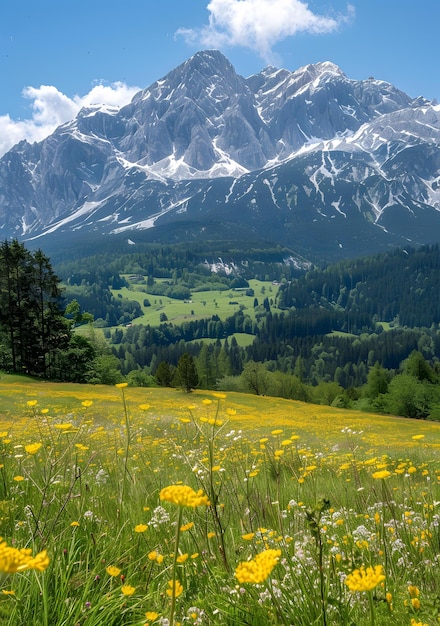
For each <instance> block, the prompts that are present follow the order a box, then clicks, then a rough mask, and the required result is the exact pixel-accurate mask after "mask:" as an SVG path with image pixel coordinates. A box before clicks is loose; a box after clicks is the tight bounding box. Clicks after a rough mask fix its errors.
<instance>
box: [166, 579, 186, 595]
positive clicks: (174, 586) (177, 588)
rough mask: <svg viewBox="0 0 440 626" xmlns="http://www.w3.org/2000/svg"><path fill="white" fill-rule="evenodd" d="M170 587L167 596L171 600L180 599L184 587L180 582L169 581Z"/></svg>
mask: <svg viewBox="0 0 440 626" xmlns="http://www.w3.org/2000/svg"><path fill="white" fill-rule="evenodd" d="M168 587H169V589H167V596H170V598H172V597H173V596H174V597H175V598H178V597H179V596H180V594H181V593H182V591H183V587H182V585H181V584H180V582H179V581H178V580H169V581H168Z"/></svg>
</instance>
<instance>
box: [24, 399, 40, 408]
mask: <svg viewBox="0 0 440 626" xmlns="http://www.w3.org/2000/svg"><path fill="white" fill-rule="evenodd" d="M26 404H27V405H28V406H29V407H33V406H37V404H38V400H28V401H27V402H26Z"/></svg>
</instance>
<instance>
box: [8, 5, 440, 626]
mask: <svg viewBox="0 0 440 626" xmlns="http://www.w3.org/2000/svg"><path fill="white" fill-rule="evenodd" d="M249 2H250V0H240V2H238V3H237V2H235V0H231V1H230V2H229V3H226V4H228V6H229V7H233V6H235V8H236V9H237V4H238V5H240V7H241V8H243V7H244V5H247V6H248V3H249ZM277 4H278V9H279V10H280V5H283V6H284V5H286V4H289V6H291V7H294V8H295V11H296V10H298V7H300V8H302V9H303V10H304V11H306V13H305V15H306V16H309V17H310V15H312V13H311V9H310V10H309V8H308V7H307V6H305V5H304V4H303V3H302V2H300V0H295V1H293V2H290V3H284V2H283V3H277ZM252 5H255V7H256V8H258V7H260V8H261V6H262V5H267V2H266V1H265V0H261V2H257V3H254V2H252ZM219 6H221V7H223V8H224V6H225V4H224V3H223V2H221V1H219V2H210V3H209V5H208V9H209V10H210V11H212V12H213V14H214V11H215V10H216V8H217V10H218V7H219ZM240 7H238V8H240ZM266 8H267V7H266ZM92 9H93V7H90V10H92ZM188 10H189V9H188ZM231 10H232V9H231ZM352 10H354V9H353V8H349V7H347V9H346V14H345V13H344V16H345V17H344V19H342V18H340V20H341V23H340V24H339V25H340V26H341V25H342V24H344V25H345V24H346V23H348V21H349V19H348V17H349V15H351V14H352V13H351V12H352ZM109 13H111V12H109ZM335 15H336V14H335ZM341 15H342V14H341ZM101 17H102V19H104V16H101ZM269 17H271V16H270V14H269V13H268V14H267V19H268V20H269ZM315 17H316V16H315ZM72 19H73V17H72ZM271 19H272V18H271ZM273 19H274V18H273ZM310 19H311V18H310ZM269 21H270V20H269ZM337 21H338V20H337V19H336V18H334V19H333V21H332V20H330V19H328V20H327V21H322V20H318V22H316V21H315V22H313V24H314V28H316V29H318V31H319V32H320V30H319V29H322V28H324V25H326V28H330V26H329V25H331V24H334V25H336V23H337ZM219 23H220V22H218V21H216V20H215V19H214V18H212V20H211V22H210V28H211V29H212V28H214V27H215V26H216V25H217V27H218V25H219ZM271 23H272V22H271ZM262 26H263V25H261V28H262ZM85 27H86V25H84V28H85ZM249 28H250V26H249ZM286 28H287V26H286ZM332 28H333V26H332ZM334 28H335V29H336V26H335V27H334ZM347 28H348V27H347ZM197 32H198V31H197ZM295 32H296V31H295ZM191 33H192V36H193V37H195V31H194V32H193V31H190V29H182V30H181V31H179V33H178V36H181V37H183V36H184V35H185V36H186V37H189V36H190V34H191ZM203 33H204V37H205V38H206V37H207V33H208V31H207V30H206V29H205V30H203ZM0 34H1V33H0ZM211 34H212V33H211ZM67 36H68V33H67V32H66V37H67ZM142 36H143V37H144V34H142ZM176 36H177V35H176ZM217 39H218V40H219V41H221V38H220V39H219V38H217ZM130 43H131V42H130ZM133 43H134V39H133ZM66 45H67V44H66ZM115 46H119V41H115ZM121 47H122V46H121ZM89 48H90V56H89V53H88V56H89V59H90V62H92V60H93V56H94V46H92V45H90V46H89V45H87V49H88V50H89ZM127 48H128V46H127ZM123 50H125V48H123ZM150 62H151V61H150ZM158 67H159V65H158ZM118 85H119V86H118ZM115 89H116V91H118V90H119V91H124V86H123V84H122V83H118V84H117V85H116V87H115V85H112V87H111V88H108V87H106V86H105V85H104V84H100V85H96V91H97V92H99V93H108V92H109V90H110V91H111V92H112V93H113V95H115V94H114V92H115ZM37 92H38V94H39V96H40V99H39V100H36V101H35V102H34V112H35V113H34V118H35V120H36V121H37V123H38V124H39V125H40V127H42V126H43V125H44V123H45V120H46V119H49V118H50V116H49V108H48V106H49V105H48V103H47V102H46V101H45V100H44V98H43V95H44V93H46V92H50V94H51V98H52V100H51V101H52V103H53V102H58V100H59V101H60V102H61V103H62V106H63V110H64V111H71V114H70V118H69V119H66V120H65V119H64V118H63V119H62V121H60V123H59V124H58V123H57V125H56V128H53V129H51V130H50V133H49V131H48V134H47V136H45V137H43V138H39V140H38V141H31V140H30V139H29V140H28V138H24V139H23V140H21V141H19V142H18V143H15V144H14V145H13V146H12V147H11V148H10V149H8V151H7V152H5V153H4V154H3V156H0V233H1V237H2V241H1V242H0V626H3V625H4V626H28V625H31V626H197V625H201V626H436V625H437V626H440V573H439V572H440V300H439V286H440V247H439V235H438V233H439V232H440V231H439V227H440V211H439V209H440V195H439V194H440V191H439V189H440V106H439V105H438V104H437V101H435V100H432V101H431V100H428V99H426V98H424V97H422V96H419V97H416V98H414V97H411V96H409V95H407V94H406V93H404V92H403V91H401V90H400V89H399V88H397V87H395V86H394V85H393V84H391V83H390V82H386V81H384V80H380V79H377V78H374V77H373V76H370V77H369V78H368V79H362V80H359V79H352V78H349V77H347V76H346V74H345V73H344V72H343V71H342V70H341V68H340V67H339V66H338V65H336V63H333V62H330V61H320V62H313V63H310V64H308V65H305V66H303V67H300V68H299V69H296V70H294V71H289V70H286V69H277V68H275V67H273V66H271V65H270V66H268V67H266V68H265V69H263V70H261V71H259V72H257V73H255V74H252V75H251V76H248V77H247V78H245V77H243V76H241V75H240V74H238V73H237V72H236V70H235V68H234V67H233V65H232V64H231V63H230V61H229V60H228V59H227V58H226V57H225V56H224V55H223V53H222V52H220V51H219V50H215V49H208V50H202V51H199V52H196V53H195V54H194V55H193V56H191V57H190V58H188V59H187V60H186V61H184V62H183V63H181V64H180V65H178V66H177V67H176V68H175V69H173V70H171V71H169V72H168V73H167V74H165V75H164V76H163V77H162V78H160V79H158V80H155V82H153V83H152V84H151V85H150V86H149V87H146V88H144V89H136V90H135V91H134V90H133V94H131V100H130V102H128V103H127V102H124V103H122V104H120V103H119V102H118V104H115V103H114V102H113V103H108V102H106V103H103V104H97V103H96V102H95V101H93V102H88V101H87V102H85V103H83V106H82V105H81V106H80V104H79V103H81V102H82V100H81V98H80V97H79V96H75V98H74V99H73V100H69V99H68V98H67V96H66V97H64V98H59V96H60V95H62V94H60V92H56V91H54V90H53V89H52V90H51V89H50V88H49V87H48V86H44V85H42V86H41V87H40V90H34V91H32V90H31V89H30V88H28V90H27V91H26V90H24V92H23V93H24V94H25V95H26V94H28V95H29V94H32V93H37ZM26 97H27V96H26ZM29 97H31V95H29ZM69 103H70V104H69ZM59 115H61V112H59ZM66 115H67V113H66ZM55 119H56V120H58V117H56V116H55ZM60 119H61V118H60ZM6 121H7V128H8V129H10V128H11V127H12V126H13V124H12V122H11V120H10V118H8V120H6ZM1 124H3V125H4V127H5V128H6V125H5V124H6V122H5V116H0V125H1ZM28 127H29V124H27V125H26V123H24V124H22V125H17V129H20V128H21V129H22V128H28ZM2 128H3V126H2ZM14 130H15V127H14ZM40 130H41V128H40ZM8 132H9V131H8ZM11 132H12V131H11ZM17 132H18V130H17Z"/></svg>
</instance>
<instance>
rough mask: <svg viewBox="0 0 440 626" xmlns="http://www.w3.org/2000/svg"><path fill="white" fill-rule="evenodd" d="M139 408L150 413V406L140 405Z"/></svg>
mask: <svg viewBox="0 0 440 626" xmlns="http://www.w3.org/2000/svg"><path fill="white" fill-rule="evenodd" d="M139 408H140V410H141V411H148V409H149V408H150V405H149V404H140V405H139Z"/></svg>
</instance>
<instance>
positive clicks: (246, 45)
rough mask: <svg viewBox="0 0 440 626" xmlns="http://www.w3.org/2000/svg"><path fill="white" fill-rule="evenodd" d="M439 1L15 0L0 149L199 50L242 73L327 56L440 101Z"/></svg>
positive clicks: (2, 49) (0, 39)
mask: <svg viewBox="0 0 440 626" xmlns="http://www.w3.org/2000/svg"><path fill="white" fill-rule="evenodd" d="M439 24H440V0H419V1H418V2H417V1H416V0H350V1H349V2H347V0H309V2H308V3H306V2H304V1H303V0H188V1H185V0H160V1H159V2H157V1H155V2H152V1H151V0H125V2H122V1H120V2H114V1H113V0H94V1H93V2H90V0H76V1H75V2H73V1H71V0H56V1H55V0H10V1H8V2H4V3H3V6H2V15H1V19H0V84H1V85H3V87H2V88H1V91H0V94H1V95H0V154H2V153H3V152H5V150H7V149H8V148H9V147H10V146H12V145H13V144H14V143H16V142H17V141H19V140H20V139H22V138H27V139H28V140H29V141H35V140H40V139H42V138H43V137H44V136H46V135H47V134H49V133H50V132H52V131H53V129H54V128H55V127H56V126H57V125H58V124H60V123H63V122H65V121H68V119H72V118H73V117H74V115H75V114H76V112H77V111H78V110H79V108H80V107H81V106H83V105H87V104H90V103H95V102H100V101H103V102H104V101H105V102H108V103H109V104H113V105H118V106H120V105H123V104H125V103H126V102H128V101H129V100H130V99H131V97H132V95H133V94H134V93H135V91H136V90H137V89H139V88H145V87H147V86H148V85H150V84H151V83H152V82H154V81H155V80H156V79H159V78H161V77H163V76H164V75H165V74H166V73H167V72H169V71H170V70H172V69H174V68H175V67H176V66H177V65H179V64H180V63H182V62H183V61H185V60H186V59H187V58H188V57H190V56H191V55H192V54H194V53H195V52H197V51H198V50H202V49H207V48H218V49H220V50H221V51H222V52H223V53H224V54H225V55H226V56H227V57H228V58H229V60H230V61H231V62H232V64H233V65H234V67H235V69H236V71H237V72H238V73H239V74H241V75H243V76H249V75H250V74H253V73H255V72H258V71H260V70H261V69H262V68H263V67H265V66H266V65H268V64H271V65H275V66H277V67H285V68H287V69H289V70H295V69H297V68H298V67H301V66H303V65H306V64H308V63H314V62H317V61H332V62H333V63H336V64H337V65H339V67H340V68H341V69H342V71H343V72H345V74H346V75H347V76H348V77H349V78H353V79H366V78H368V77H369V76H374V77H375V78H378V79H382V80H386V81H389V82H391V83H393V84H394V85H395V86H396V87H398V88H400V89H402V90H403V91H405V92H407V93H408V94H409V95H410V96H413V97H416V96H419V95H423V96H425V97H426V98H429V99H434V98H436V99H438V100H439V101H440V68H439V63H438V61H439V60H440V53H439V39H438V27H439Z"/></svg>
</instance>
